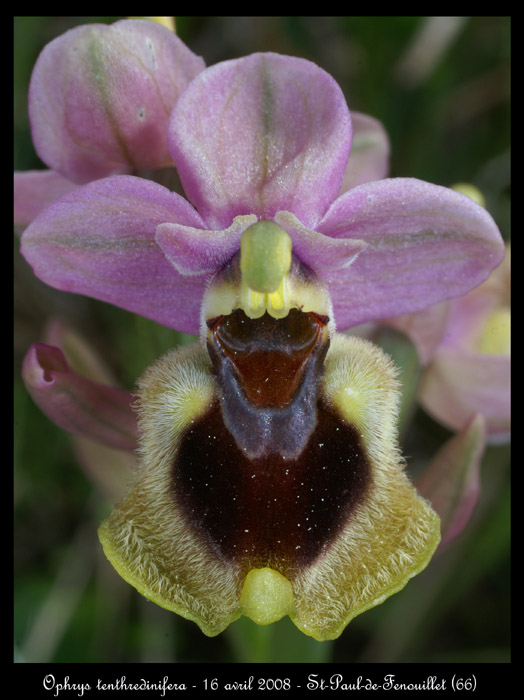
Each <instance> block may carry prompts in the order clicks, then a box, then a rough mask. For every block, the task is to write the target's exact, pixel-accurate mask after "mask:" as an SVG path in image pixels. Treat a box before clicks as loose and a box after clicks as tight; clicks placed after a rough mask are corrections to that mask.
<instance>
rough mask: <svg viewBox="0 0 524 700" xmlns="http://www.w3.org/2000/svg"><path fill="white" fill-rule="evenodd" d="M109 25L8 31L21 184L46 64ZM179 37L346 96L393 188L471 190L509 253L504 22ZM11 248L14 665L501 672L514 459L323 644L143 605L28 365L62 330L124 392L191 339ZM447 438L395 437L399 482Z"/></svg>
mask: <svg viewBox="0 0 524 700" xmlns="http://www.w3.org/2000/svg"><path fill="white" fill-rule="evenodd" d="M116 19H120V18H116V17H74V18H73V17H17V18H15V22H14V165H15V169H17V170H27V169H31V168H42V167H44V166H43V164H42V163H41V162H40V161H39V160H38V158H37V156H36V154H35V152H34V149H33V146H32V142H31V135H30V130H29V124H28V118H27V88H28V83H29V79H30V75H31V70H32V67H33V65H34V62H35V60H36V58H37V56H38V53H39V52H40V50H41V49H42V48H43V47H44V45H45V44H46V43H47V42H49V41H50V40H52V39H53V38H55V37H56V36H58V35H59V34H61V33H62V32H64V31H66V30H67V29H69V28H71V27H73V26H76V25H78V24H84V23H87V22H112V21H114V20H116ZM177 33H178V34H179V36H180V37H181V38H182V39H183V40H184V41H185V42H186V43H187V45H188V46H189V47H190V48H191V49H192V50H193V51H194V52H195V53H197V54H200V55H202V56H203V57H204V59H205V61H206V64H207V65H211V64H213V63H215V62H217V61H221V60H224V59H229V58H235V57H239V56H242V55H246V54H249V53H252V52H255V51H276V52H280V53H284V54H291V55H295V56H303V57H305V58H308V59H310V60H312V61H314V62H315V63H317V64H319V65H320V66H321V67H323V68H324V69H326V70H327V71H328V72H329V73H331V74H332V75H333V76H334V77H335V79H336V80H337V81H338V82H339V84H340V85H341V87H342V89H343V91H344V93H345V95H346V98H347V100H348V104H349V107H350V109H355V110H358V111H361V112H366V113H368V114H371V115H373V116H375V117H377V118H378V119H380V120H381V121H382V122H383V124H384V125H385V127H386V129H387V131H388V133H389V135H390V138H391V145H392V157H391V175H392V176H410V177H417V178H421V179H423V180H428V181H430V182H434V183H437V184H440V185H453V184H454V183H456V182H460V181H466V182H470V183H473V184H475V185H476V186H477V187H479V188H480V189H481V191H482V192H483V194H484V196H485V197H486V202H487V208H488V210H489V211H490V213H491V214H492V215H493V216H494V218H495V220H496V221H497V223H498V225H499V227H500V229H501V231H502V234H503V236H504V237H505V239H506V240H509V236H510V232H509V220H510V215H509V212H510V126H509V110H510V81H509V75H510V20H509V18H507V17H474V18H467V17H464V18H462V17H455V18H424V17H180V18H177ZM14 249H15V251H14V269H15V292H14V294H15V326H14V336H15V353H14V356H15V367H14V375H15V390H14V429H15V430H14V457H15V493H14V536H15V601H14V605H15V629H14V643H15V660H17V661H21V662H45V661H57V662H88V663H89V662H99V661H104V662H109V661H138V662H148V661H196V662H208V661H216V662H231V661H250V660H266V661H304V662H306V661H342V662H358V661H367V662H460V661H465V662H506V661H509V658H510V649H509V634H510V624H509V619H510V599H509V596H510V588H509V578H510V574H509V569H510V565H509V547H510V545H509V542H510V533H509V521H510V512H509V510H510V502H509V447H508V446H497V447H490V448H489V449H488V451H487V453H486V456H485V459H484V463H483V467H482V476H483V489H482V497H481V501H480V504H479V506H478V508H477V511H476V513H475V515H474V518H473V521H472V523H471V525H470V526H469V528H468V529H467V531H466V532H464V533H463V534H462V535H461V536H460V537H459V538H458V540H457V541H456V542H455V543H454V544H453V546H451V547H450V549H449V550H448V551H446V552H444V554H442V555H440V556H438V557H437V558H435V559H434V560H433V562H432V563H431V564H430V566H429V567H428V568H427V569H426V571H425V572H423V573H422V574H421V575H419V576H418V577H416V578H415V579H414V580H412V581H411V582H410V583H409V584H408V586H407V587H406V588H405V589H404V590H403V591H402V592H401V593H399V594H397V595H396V596H394V597H393V598H390V599H389V600H388V601H386V603H384V604H383V605H381V606H379V607H378V608H375V609H373V610H371V611H370V612H367V613H365V614H363V615H361V616H359V617H358V618H356V619H355V620H354V621H353V622H351V623H350V625H349V626H348V627H347V629H346V630H345V632H344V633H343V634H342V636H341V637H340V638H339V639H338V640H336V641H335V642H333V643H323V644H321V643H317V642H314V641H313V640H310V639H308V638H306V637H304V636H303V635H300V633H298V632H297V631H296V630H295V628H294V627H293V625H292V624H291V623H290V622H289V620H283V621H281V622H279V623H277V624H276V625H273V626H270V627H267V628H259V627H256V626H255V625H253V624H252V623H251V622H250V621H248V620H246V619H241V620H240V621H238V622H237V623H234V624H233V625H232V626H231V627H230V628H229V630H227V631H226V632H225V633H223V634H221V635H219V636H218V637H216V638H213V639H209V638H207V637H204V636H203V635H202V634H201V633H200V631H199V629H198V628H197V626H196V625H194V624H193V623H190V622H187V621H186V620H183V619H181V618H179V617H177V616H174V615H173V614H171V613H169V612H167V611H164V610H162V609H161V608H158V607H157V606H155V605H153V604H151V603H148V602H147V601H146V600H145V599H143V598H142V597H141V596H139V595H138V594H137V593H136V592H135V591H134V589H132V588H131V587H130V586H128V585H127V584H126V583H124V582H123V581H122V580H121V579H120V578H119V577H118V576H117V575H116V574H115V573H114V572H113V570H112V568H111V567H110V565H109V564H108V563H107V562H106V561H105V559H104V557H103V554H102V552H101V547H100V546H99V543H98V539H97V536H96V528H97V526H98V523H99V522H100V521H101V520H102V519H103V518H104V517H105V516H106V515H107V514H108V512H109V511H110V508H111V505H110V503H109V502H108V500H107V499H106V498H105V497H104V496H103V495H102V494H101V493H99V492H98V491H97V490H96V488H95V487H94V486H93V485H92V483H91V481H90V480H89V478H88V476H87V475H86V473H85V472H84V471H83V470H82V469H81V468H80V467H79V466H78V459H77V457H76V453H75V450H74V447H73V444H72V441H71V439H70V437H69V436H68V435H66V434H65V433H63V432H61V431H60V430H59V429H58V428H56V427H55V426H54V425H53V424H52V423H50V422H49V420H48V419H47V418H46V417H45V416H44V415H43V414H42V413H41V412H40V411H39V410H38V409H37V408H36V407H35V405H34V404H33V403H32V401H31V399H30V398H29V396H28V395H27V393H26V391H25V389H24V387H23V384H22V382H21V380H20V379H19V376H20V367H21V362H22V359H23V356H24V354H25V352H26V351H27V349H28V347H29V345H30V344H31V343H33V342H35V341H38V340H42V337H43V332H44V328H45V326H46V322H47V321H48V319H50V318H54V317H58V318H61V319H63V320H65V321H66V322H68V323H69V324H70V325H71V326H72V327H73V328H75V329H76V330H77V331H79V332H81V333H82V334H83V336H84V337H85V338H86V339H87V340H88V341H89V343H90V344H91V345H92V346H93V347H94V348H96V349H97V351H98V352H99V353H100V354H101V356H102V357H103V358H104V359H105V360H106V362H107V363H108V364H109V366H110V367H111V369H112V370H113V371H114V373H115V374H116V376H117V377H118V379H119V381H120V383H121V384H122V385H123V386H124V387H126V388H128V389H132V388H133V386H134V382H135V380H136V378H137V377H138V376H139V375H140V374H141V372H142V371H143V370H144V369H145V368H146V367H147V366H148V365H149V364H151V362H152V361H153V360H154V359H156V358H157V357H158V356H159V355H160V354H162V353H163V352H165V351H166V350H167V349H169V348H170V347H172V346H174V345H176V344H177V343H180V342H187V341H188V340H189V339H188V338H187V337H184V336H181V335H180V334H178V333H176V332H175V331H171V330H169V329H166V328H163V327H161V326H159V325H158V324H155V323H153V322H150V321H147V320H145V319H143V318H139V317H136V316H134V315H132V314H130V313H128V312H126V311H122V310H119V309H116V308H113V307H110V306H109V305H107V304H104V303H102V302H97V301H94V300H90V299H86V298H83V297H77V296H74V295H68V294H65V293H61V292H58V291H56V290H53V289H50V288H48V287H46V286H45V285H43V284H41V283H40V282H39V281H38V280H36V279H35V278H34V277H33V275H32V273H31V270H30V268H29V267H28V265H27V264H26V263H25V262H24V261H23V260H22V259H21V258H20V255H19V253H18V239H17V237H16V236H15V245H14ZM408 355H409V352H408ZM449 435H450V433H448V432H447V431H446V430H444V429H443V428H441V427H440V426H438V425H436V424H435V423H434V422H433V421H432V420H431V419H430V418H429V417H428V416H426V415H425V414H424V413H423V412H422V411H420V410H417V411H416V412H415V414H414V416H413V421H412V424H411V426H410V430H409V431H407V432H406V435H405V438H404V445H403V447H404V451H405V454H406V456H407V458H408V468H409V469H411V470H412V471H413V472H415V471H416V470H417V469H418V468H421V467H423V466H424V464H425V463H427V461H428V460H429V459H430V458H431V456H432V454H433V453H434V451H435V450H436V449H437V448H438V447H439V445H441V444H442V442H444V440H446V439H447V438H448V437H449Z"/></svg>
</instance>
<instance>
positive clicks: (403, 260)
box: [316, 178, 504, 330]
mask: <svg viewBox="0 0 524 700" xmlns="http://www.w3.org/2000/svg"><path fill="white" fill-rule="evenodd" d="M316 229H317V230H318V231H320V232H321V233H324V234H326V235H328V236H333V237H334V238H358V239H362V240H364V241H366V242H367V243H368V248H367V249H366V250H365V251H364V252H363V253H362V254H361V255H360V256H359V257H358V259H357V260H356V262H355V263H354V264H353V265H352V266H351V269H350V271H349V274H347V275H346V277H345V278H341V277H340V275H333V276H330V275H326V278H325V281H327V282H328V283H329V284H330V288H331V294H332V301H333V306H334V310H335V318H336V321H337V326H338V328H339V329H340V330H342V329H344V328H348V327H350V326H354V325H358V324H361V323H366V322H368V321H372V320H378V319H382V318H390V317H395V316H400V315H403V314H407V313H412V312H413V311H417V310H419V309H423V308H426V307H428V306H431V305H432V304H436V303H437V302H440V301H443V300H444V299H448V298H451V297H454V296H459V295H462V294H465V293H466V292H467V291H469V290H470V289H472V288H473V287H475V286H476V285H478V284H480V283H481V282H482V281H483V280H485V279H486V277H487V276H488V274H489V272H490V271H491V270H492V269H493V268H494V267H496V266H497V265H498V264H499V263H500V262H501V260H502V258H503V256H504V244H503V241H502V238H501V235H500V233H499V230H498V228H497V226H496V225H495V223H494V221H493V219H492V218H491V216H490V215H489V214H488V213H487V212H486V211H485V209H483V208H482V207H481V206H479V205H478V204H475V203H474V202H473V201H472V200H471V199H469V197H466V196H465V195H461V194H458V193H457V192H454V191H453V190H450V189H447V188H445V187H439V186H437V185H431V184H429V183H427V182H422V181H420V180H415V179H411V178H396V179H387V180H380V181H378V182H372V183H367V184H364V185H360V186H359V187H355V188H354V189H352V190H349V191H348V192H346V193H345V194H343V195H342V196H341V197H339V198H338V199H337V200H336V201H335V202H334V203H333V205H332V206H331V208H330V209H329V211H328V212H327V214H326V215H325V217H324V218H323V220H322V221H321V222H320V223H319V225H318V226H317V227H316Z"/></svg>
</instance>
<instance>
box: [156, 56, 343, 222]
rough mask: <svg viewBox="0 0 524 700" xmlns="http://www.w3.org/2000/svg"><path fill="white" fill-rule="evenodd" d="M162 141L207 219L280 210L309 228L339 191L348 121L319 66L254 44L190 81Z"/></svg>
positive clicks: (223, 219) (332, 84) (333, 87)
mask: <svg viewBox="0 0 524 700" xmlns="http://www.w3.org/2000/svg"><path fill="white" fill-rule="evenodd" d="M169 144H170V150H171V154H172V156H173V159H174V161H175V164H176V166H177V169H178V172H179V174H180V178H181V180H182V184H183V186H184V191H185V192H186V194H187V196H188V197H189V199H190V200H191V201H192V202H193V204H194V205H195V206H196V207H197V209H198V210H199V212H200V213H201V214H202V216H203V217H204V219H205V220H206V223H207V226H208V227H209V228H225V227H227V226H229V225H230V224H231V222H232V220H233V218H234V217H235V216H238V215H241V214H256V215H257V216H258V217H259V218H262V219H272V218H273V215H274V214H275V213H276V212H277V211H280V210H286V211H290V212H292V213H293V214H295V215H296V216H297V217H298V218H299V219H300V220H301V221H302V223H303V224H304V225H305V226H310V227H311V226H313V225H314V224H315V223H316V222H317V221H318V220H319V218H320V217H321V216H322V215H323V214H324V212H325V211H326V209H327V208H328V206H329V205H330V203H331V202H332V201H333V199H334V198H335V197H336V195H337V193H338V192H339V190H340V184H341V181H342V175H343V173H344V169H345V166H346V163H347V158H348V153H349V148H350V144H351V122H350V117H349V112H348V109H347V106H346V103H345V100H344V96H343V94H342V91H341V90H340V88H339V87H338V85H337V83H336V82H335V81H334V80H333V78H332V77H331V76H330V75H328V74H327V73H325V72H324V71H323V70H322V69H321V68H319V67H318V66H316V65H315V64H313V63H310V62H309V61H306V60H304V59H301V58H291V57H289V56H281V55H278V54H273V53H265V54H264V53H258V54H253V55H251V56H247V57H245V58H241V59H237V60H233V61H225V62H224V63H219V64H217V65H216V66H213V67H211V68H208V69H207V70H205V71H204V72H203V73H201V74H200V75H199V76H197V78H195V80H193V82H192V83H191V84H190V85H189V87H188V89H187V90H186V91H185V92H184V94H183V95H182V96H181V98H180V99H179V101H178V102H177V104H176V106H175V109H174V110H173V114H172V118H171V123H170V127H169Z"/></svg>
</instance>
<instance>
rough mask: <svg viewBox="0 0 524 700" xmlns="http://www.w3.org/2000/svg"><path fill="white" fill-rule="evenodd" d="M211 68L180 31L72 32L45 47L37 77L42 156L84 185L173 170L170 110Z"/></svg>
mask: <svg viewBox="0 0 524 700" xmlns="http://www.w3.org/2000/svg"><path fill="white" fill-rule="evenodd" d="M204 67H205V66H204V61H203V60H202V59H201V58H200V57H198V56H196V55H195V54H193V53H192V52H191V51H190V50H189V49H188V48H187V47H186V46H185V45H184V44H183V43H182V41H181V40H180V39H179V38H178V37H177V36H176V35H175V34H173V32H171V31H169V30H168V29H167V28H166V27H163V26H162V25H160V24H158V23H156V22H151V21H149V20H121V21H120V22H116V23H115V24H113V25H111V26H107V25H103V24H90V25H84V26H81V27H76V28H75V29H72V30H70V31H68V32H66V33H65V34H63V35H62V36H60V37H58V38H57V39H55V40H54V41H52V42H51V43H50V44H48V45H47V46H46V47H45V48H44V50H43V51H42V53H41V54H40V56H39V58H38V61H37V62H36V65H35V68H34V71H33V75H32V78H31V84H30V88H29V118H30V122H31V130H32V136H33V141H34V145H35V148H36V151H37V153H38V155H39V156H40V158H41V159H42V160H43V161H44V163H46V164H47V165H48V166H49V167H50V168H52V169H53V170H56V171H57V172H59V173H60V174H62V175H64V176H65V177H67V178H69V179H70V180H73V181H74V182H78V183H84V182H88V181H90V180H94V179H98V178H101V177H105V176H107V175H109V174H111V173H115V172H129V171H132V170H136V169H155V168H160V167H165V166H167V165H170V164H171V163H172V161H171V158H170V155H169V151H168V148H167V124H168V121H169V116H170V114H171V110H172V109H173V106H174V104H175V102H176V100H177V98H178V96H179V95H180V93H181V92H182V91H183V90H184V89H185V88H186V86H187V84H188V83H189V82H190V81H191V80H192V79H193V78H194V77H195V76H196V75H197V74H198V73H199V72H200V71H201V70H203V69H204Z"/></svg>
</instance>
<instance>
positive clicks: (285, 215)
mask: <svg viewBox="0 0 524 700" xmlns="http://www.w3.org/2000/svg"><path fill="white" fill-rule="evenodd" d="M275 221H276V223H277V224H280V226H282V228H284V229H285V230H286V231H287V232H288V233H289V235H290V236H291V238H292V239H293V252H294V253H295V254H296V255H297V256H298V257H299V258H300V260H301V261H302V262H303V263H305V264H306V265H307V266H308V267H310V268H311V269H312V270H314V271H315V272H316V273H317V274H318V275H319V276H320V277H322V276H323V275H324V274H325V273H326V271H333V270H340V271H342V270H343V271H344V272H343V273H342V274H349V273H348V272H347V268H348V267H349V266H350V265H351V264H352V263H353V262H354V261H355V260H356V258H357V255H359V254H360V253H361V252H362V251H363V250H364V249H365V248H367V243H366V242H365V241H360V240H358V239H353V238H330V237H329V236H324V235H323V234H321V233H317V231H313V230H311V229H308V228H306V227H305V226H303V225H302V224H301V223H300V221H299V220H298V219H297V218H296V217H295V216H294V215H293V214H290V213H289V212H287V211H281V212H278V213H277V214H276V216H275Z"/></svg>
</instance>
